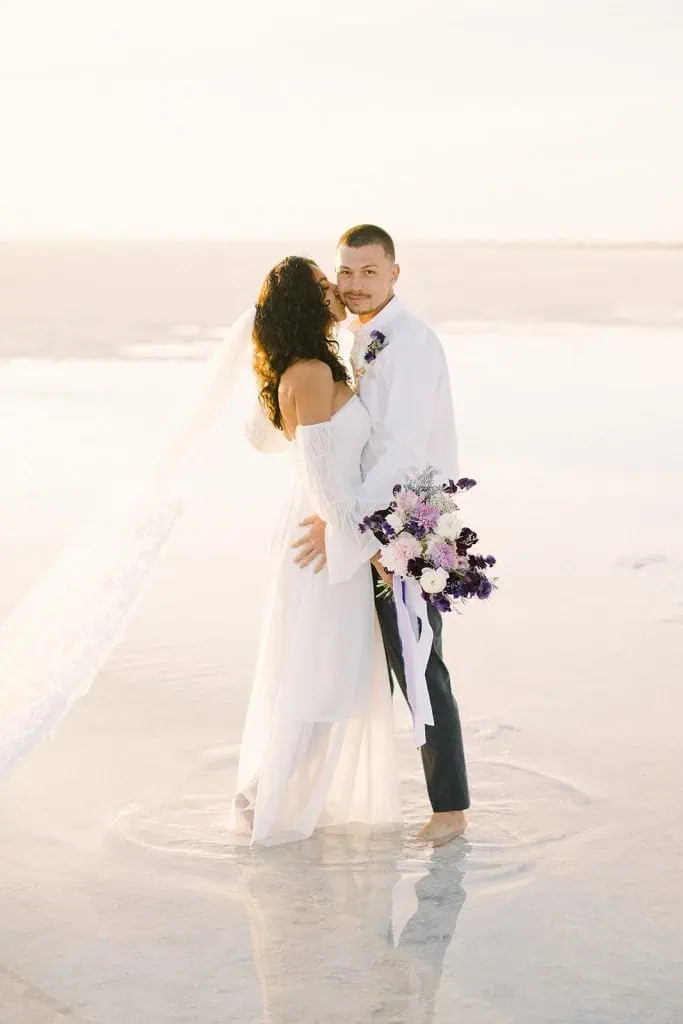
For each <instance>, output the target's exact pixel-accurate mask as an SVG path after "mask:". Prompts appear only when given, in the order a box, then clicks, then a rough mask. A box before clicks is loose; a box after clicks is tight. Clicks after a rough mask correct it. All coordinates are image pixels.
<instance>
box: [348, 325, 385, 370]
mask: <svg viewBox="0 0 683 1024" xmlns="http://www.w3.org/2000/svg"><path fill="white" fill-rule="evenodd" d="M387 345H388V341H387V336H386V334H382V332H381V331H372V333H371V334H370V341H369V342H368V347H367V348H366V350H365V355H364V356H363V360H364V362H365V363H366V364H367V366H369V365H370V363H374V361H375V359H376V358H377V356H378V355H379V354H380V352H381V351H382V349H383V348H386V346H387ZM365 370H366V367H365V366H359V367H358V369H356V370H355V376H356V380H358V379H359V378H360V377H364V376H365Z"/></svg>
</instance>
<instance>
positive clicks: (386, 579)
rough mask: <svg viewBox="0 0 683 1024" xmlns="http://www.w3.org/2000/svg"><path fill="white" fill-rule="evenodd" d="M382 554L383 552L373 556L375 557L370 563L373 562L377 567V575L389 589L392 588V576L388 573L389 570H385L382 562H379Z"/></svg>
mask: <svg viewBox="0 0 683 1024" xmlns="http://www.w3.org/2000/svg"><path fill="white" fill-rule="evenodd" d="M380 554H381V552H379V551H378V552H377V554H376V555H373V557H372V558H371V559H370V561H371V562H372V564H373V566H374V567H375V570H376V572H377V575H378V576H379V578H380V579H381V581H382V583H386V585H387V586H388V587H390V586H391V585H392V575H391V573H390V572H387V570H386V569H385V568H384V566H383V565H382V563H381V562H380V560H379V556H380Z"/></svg>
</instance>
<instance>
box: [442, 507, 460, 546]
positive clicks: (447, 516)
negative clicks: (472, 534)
mask: <svg viewBox="0 0 683 1024" xmlns="http://www.w3.org/2000/svg"><path fill="white" fill-rule="evenodd" d="M461 529H462V522H461V520H460V517H459V516H458V515H457V514H456V513H455V512H444V514H443V515H442V516H439V521H438V522H437V524H436V533H437V535H438V536H439V537H443V538H444V540H456V539H457V537H458V534H459V533H460V531H461Z"/></svg>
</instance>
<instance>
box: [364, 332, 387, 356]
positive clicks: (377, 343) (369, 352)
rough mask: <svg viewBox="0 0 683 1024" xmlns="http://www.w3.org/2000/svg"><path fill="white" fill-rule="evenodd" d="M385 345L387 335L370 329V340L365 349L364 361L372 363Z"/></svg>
mask: <svg viewBox="0 0 683 1024" xmlns="http://www.w3.org/2000/svg"><path fill="white" fill-rule="evenodd" d="M386 346H387V336H386V334H382V332H381V331H372V333H371V334H370V341H369V343H368V347H367V348H366V350H365V356H364V357H363V358H364V359H365V362H366V363H374V361H375V359H376V358H377V356H378V355H379V354H380V352H381V351H382V349H383V348H386Z"/></svg>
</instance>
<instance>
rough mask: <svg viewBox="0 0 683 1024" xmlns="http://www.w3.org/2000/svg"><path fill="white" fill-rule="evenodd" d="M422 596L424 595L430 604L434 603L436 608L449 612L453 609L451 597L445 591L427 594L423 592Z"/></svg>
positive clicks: (433, 605)
mask: <svg viewBox="0 0 683 1024" xmlns="http://www.w3.org/2000/svg"><path fill="white" fill-rule="evenodd" d="M422 596H423V597H424V599H425V601H427V602H428V603H429V604H431V605H432V607H433V608H436V609H437V610H438V611H440V612H449V611H450V610H451V602H450V599H449V598H448V596H447V595H446V594H445V593H441V594H425V593H424V592H423V594H422Z"/></svg>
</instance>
